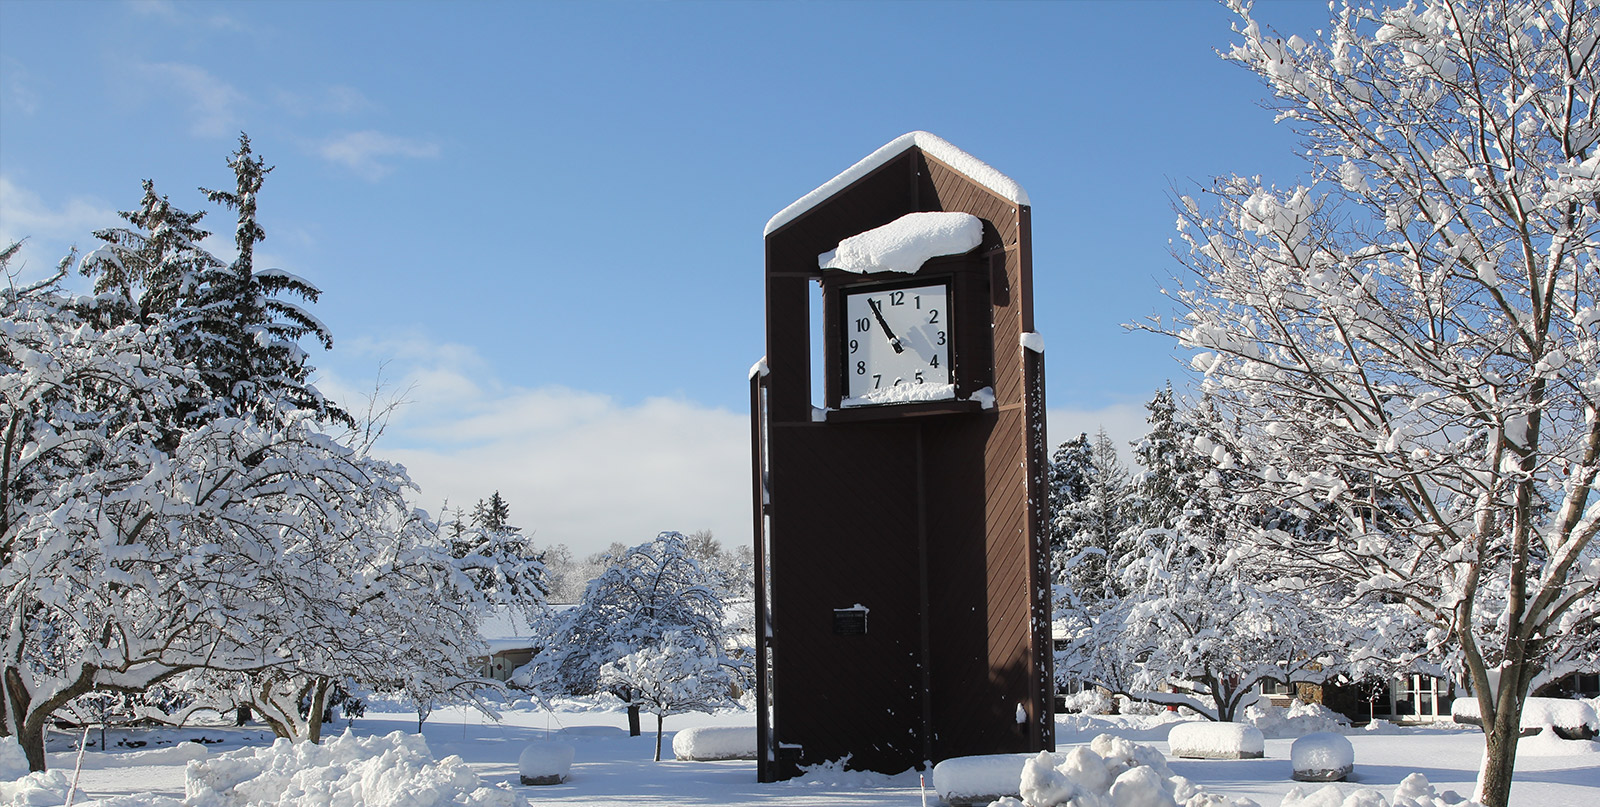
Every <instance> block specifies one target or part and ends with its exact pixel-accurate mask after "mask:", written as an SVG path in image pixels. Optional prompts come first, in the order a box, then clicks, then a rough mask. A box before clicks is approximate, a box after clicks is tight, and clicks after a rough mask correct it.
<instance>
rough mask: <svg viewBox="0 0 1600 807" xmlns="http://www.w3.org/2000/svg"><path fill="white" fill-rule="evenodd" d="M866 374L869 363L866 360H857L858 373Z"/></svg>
mask: <svg viewBox="0 0 1600 807" xmlns="http://www.w3.org/2000/svg"><path fill="white" fill-rule="evenodd" d="M866 374H867V363H866V362H864V361H858V362H856V375H866Z"/></svg>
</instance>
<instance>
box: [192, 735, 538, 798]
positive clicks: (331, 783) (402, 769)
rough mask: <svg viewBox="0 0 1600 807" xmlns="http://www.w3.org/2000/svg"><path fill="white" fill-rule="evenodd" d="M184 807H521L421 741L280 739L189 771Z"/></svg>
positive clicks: (506, 793)
mask: <svg viewBox="0 0 1600 807" xmlns="http://www.w3.org/2000/svg"><path fill="white" fill-rule="evenodd" d="M184 793H185V798H184V805H185V807H523V805H525V804H526V803H527V802H526V801H525V800H524V799H523V798H522V797H521V796H520V795H518V794H517V793H516V792H515V791H513V790H511V789H510V788H509V787H507V786H506V785H504V784H497V785H495V786H492V787H491V786H487V785H485V784H484V783H483V781H482V780H481V779H479V778H478V775H477V774H476V773H474V772H473V771H472V769H471V768H469V767H467V763H466V762H464V761H463V760H462V759H461V757H458V756H454V755H452V756H448V757H445V758H444V759H442V760H435V759H434V758H433V754H432V752H430V751H429V750H428V743H427V741H425V740H424V739H423V738H422V736H421V735H419V734H404V733H402V732H398V731H396V732H393V733H391V734H388V735H385V736H382V737H357V736H355V735H354V734H351V733H350V732H349V731H346V732H345V733H344V734H343V735H340V736H339V737H335V738H333V739H332V740H329V741H327V742H325V743H323V744H321V745H316V744H313V743H305V742H302V743H291V742H289V741H288V740H285V739H279V740H278V741H277V742H275V743H273V744H272V745H271V746H270V747H267V748H253V749H247V750H242V751H234V752H231V753H227V754H220V755H218V756H216V757H213V758H211V759H206V760H200V761H197V762H192V763H190V764H189V770H188V776H187V781H186V782H185V784H184Z"/></svg>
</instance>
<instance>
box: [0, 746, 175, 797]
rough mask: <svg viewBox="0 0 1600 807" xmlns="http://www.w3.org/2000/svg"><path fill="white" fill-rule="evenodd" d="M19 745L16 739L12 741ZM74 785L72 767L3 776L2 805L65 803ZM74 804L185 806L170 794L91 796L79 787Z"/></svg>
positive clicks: (0, 795) (1, 783) (1, 788)
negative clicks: (97, 797) (98, 797)
mask: <svg viewBox="0 0 1600 807" xmlns="http://www.w3.org/2000/svg"><path fill="white" fill-rule="evenodd" d="M12 744H13V745H15V743H12ZM71 789H72V774H71V773H70V772H68V771H44V772H41V773H30V774H27V775H26V776H23V777H21V778H19V779H16V780H13V781H5V780H0V807H61V805H65V804H66V803H67V792H68V791H69V790H71ZM72 804H73V805H74V807H185V805H183V803H182V802H180V801H178V800H177V799H174V798H171V797H169V796H149V795H145V796H114V797H112V798H109V799H100V800H95V799H88V798H86V797H85V796H84V795H83V791H82V790H79V791H76V792H75V793H74V794H73V801H72Z"/></svg>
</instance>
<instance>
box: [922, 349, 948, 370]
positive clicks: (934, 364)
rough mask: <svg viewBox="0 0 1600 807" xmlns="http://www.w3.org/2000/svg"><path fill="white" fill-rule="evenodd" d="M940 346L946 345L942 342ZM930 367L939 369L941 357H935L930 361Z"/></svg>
mask: <svg viewBox="0 0 1600 807" xmlns="http://www.w3.org/2000/svg"><path fill="white" fill-rule="evenodd" d="M940 344H944V343H943V342H941V343H940ZM928 366H929V367H938V366H939V357H938V356H934V357H933V358H932V359H930V360H929V361H928ZM919 372H920V371H919Z"/></svg>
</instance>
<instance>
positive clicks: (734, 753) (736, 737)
mask: <svg viewBox="0 0 1600 807" xmlns="http://www.w3.org/2000/svg"><path fill="white" fill-rule="evenodd" d="M672 755H673V756H674V757H676V758H678V759H681V760H685V761H694V762H708V761H711V760H714V759H755V758H756V732H755V729H752V728H749V727H739V726H696V727H694V728H692V729H684V730H683V731H680V732H678V733H677V734H674V735H672Z"/></svg>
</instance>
